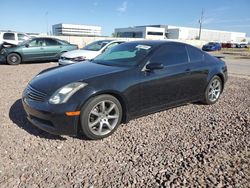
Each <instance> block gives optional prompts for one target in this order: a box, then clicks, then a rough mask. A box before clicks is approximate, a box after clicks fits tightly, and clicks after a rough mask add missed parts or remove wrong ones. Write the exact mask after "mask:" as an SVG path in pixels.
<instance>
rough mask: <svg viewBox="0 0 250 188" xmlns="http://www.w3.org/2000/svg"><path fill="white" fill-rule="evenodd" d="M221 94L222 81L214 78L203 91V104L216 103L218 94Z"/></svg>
mask: <svg viewBox="0 0 250 188" xmlns="http://www.w3.org/2000/svg"><path fill="white" fill-rule="evenodd" d="M221 92H222V81H221V78H220V77H219V76H214V77H213V78H212V79H211V80H210V82H209V84H208V86H207V89H206V91H205V100H204V101H203V102H204V103H205V104H214V103H216V102H217V101H218V99H219V97H220V94H221Z"/></svg>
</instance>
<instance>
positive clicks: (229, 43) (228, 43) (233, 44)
mask: <svg viewBox="0 0 250 188" xmlns="http://www.w3.org/2000/svg"><path fill="white" fill-rule="evenodd" d="M221 47H222V48H236V47H237V44H236V43H232V42H227V43H222V44H221Z"/></svg>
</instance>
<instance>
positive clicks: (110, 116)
mask: <svg viewBox="0 0 250 188" xmlns="http://www.w3.org/2000/svg"><path fill="white" fill-rule="evenodd" d="M118 117H119V115H108V116H107V118H108V119H117V118H118Z"/></svg>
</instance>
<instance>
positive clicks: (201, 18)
mask: <svg viewBox="0 0 250 188" xmlns="http://www.w3.org/2000/svg"><path fill="white" fill-rule="evenodd" d="M203 19H204V9H202V11H201V17H200V19H199V24H200V29H199V40H201V28H202V23H203Z"/></svg>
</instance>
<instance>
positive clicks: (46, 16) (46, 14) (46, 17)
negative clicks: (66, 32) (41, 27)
mask: <svg viewBox="0 0 250 188" xmlns="http://www.w3.org/2000/svg"><path fill="white" fill-rule="evenodd" d="M48 14H49V12H48V11H47V12H46V13H45V19H46V33H47V35H48V34H49V31H48V29H49V28H48Z"/></svg>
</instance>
